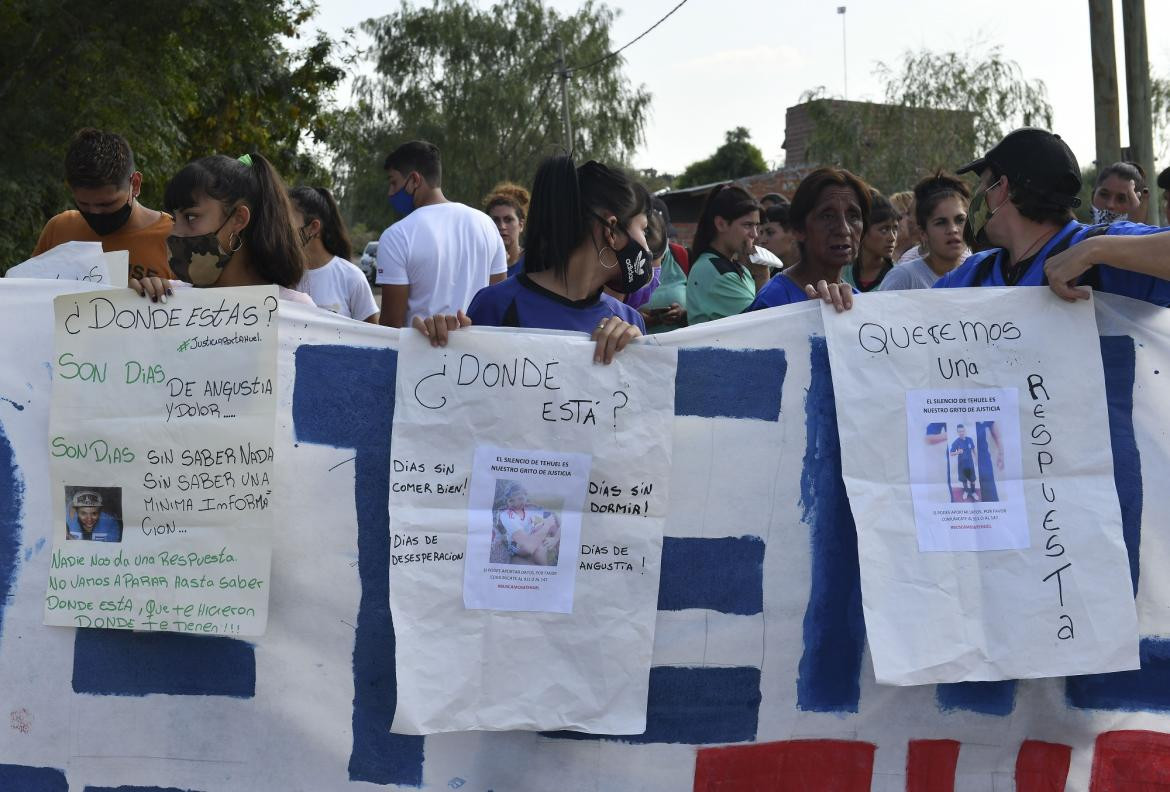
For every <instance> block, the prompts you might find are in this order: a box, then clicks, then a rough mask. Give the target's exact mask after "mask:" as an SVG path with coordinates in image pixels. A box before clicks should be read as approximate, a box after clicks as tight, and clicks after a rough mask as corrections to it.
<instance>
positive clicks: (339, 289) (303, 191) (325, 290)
mask: <svg viewBox="0 0 1170 792" xmlns="http://www.w3.org/2000/svg"><path fill="white" fill-rule="evenodd" d="M288 197H289V198H290V199H291V200H292V222H293V227H294V228H296V229H297V233H298V234H299V235H300V239H301V242H302V244H303V245H304V248H305V274H304V276H303V277H302V278H301V282H300V283H299V284H298V285H297V290H298V291H302V292H304V293H305V294H307V295H309V296H310V297H312V298H313V302H315V303H317V306H318V307H320V308H324V309H325V310H327V311H333V313H335V314H340V315H341V316H345V317H347V318H349V319H360V320H363V321H366V322H369V323H371V324H377V323H378V304H377V303H376V302H374V293H373V291H371V290H370V284H369V281H367V280H366V276H365V275H363V274H362V271H361V270H360V269H358V268H357V266H356V265H354V264H353V262H351V261H350V260H349V257H350V256H351V255H352V254H353V249H352V248H351V247H350V243H349V233H348V232H347V231H346V230H345V223H344V222H343V221H342V219H341V211H340V210H339V209H338V208H337V201H335V200H334V199H333V195H332V193H330V192H329V191H328V190H326V189H325V188H324V187H296V188H294V189H292V190H289V193H288Z"/></svg>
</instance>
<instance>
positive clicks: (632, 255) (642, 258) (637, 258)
mask: <svg viewBox="0 0 1170 792" xmlns="http://www.w3.org/2000/svg"><path fill="white" fill-rule="evenodd" d="M615 254H616V255H617V268H618V271H617V274H615V275H614V280H611V281H610V282H609V283H607V284H606V285H607V286H609V288H611V289H613V290H614V291H615V292H618V293H619V294H633V293H634V292H636V291H637V290H638V289H640V288H642V287H643V286H645V285H646V284H647V283H649V282H650V279H651V278H653V277H654V267H653V265H652V264H651V259H650V251H649V250H647V249H646V248H644V247H642V246H641V245H639V244H638V243H637V242H635V241H634V240H633V238H631V239H630V241H629V242H627V243H626V244H625V246H624V247H623V248H622V249H621V250H618V251H615Z"/></svg>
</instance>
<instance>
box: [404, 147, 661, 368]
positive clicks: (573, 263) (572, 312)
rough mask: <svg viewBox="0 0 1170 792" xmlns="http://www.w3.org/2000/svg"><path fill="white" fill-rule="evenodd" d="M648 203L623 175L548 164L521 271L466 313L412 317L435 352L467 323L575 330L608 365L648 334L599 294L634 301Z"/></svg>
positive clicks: (642, 275) (640, 279)
mask: <svg viewBox="0 0 1170 792" xmlns="http://www.w3.org/2000/svg"><path fill="white" fill-rule="evenodd" d="M649 208H650V195H649V194H648V193H647V192H646V189H645V188H644V187H642V186H641V185H640V184H637V183H636V182H632V181H630V179H629V178H628V177H626V176H625V175H624V174H623V173H621V172H620V171H617V170H614V169H612V168H608V167H606V166H605V165H602V164H601V163H599V162H593V161H589V162H586V163H585V164H584V165H582V166H581V167H580V168H578V167H577V166H576V165H575V164H574V162H573V160H572V159H571V158H570V157H565V156H561V157H551V158H549V159H547V160H545V161H544V162H543V163H542V164H541V166H540V169H539V170H537V172H536V180H535V182H534V184H533V187H532V201H531V203H530V204H529V209H528V224H527V226H526V227H525V232H526V235H527V236H526V245H525V248H524V256H525V261H524V271H523V272H521V273H519V274H517V275H516V276H515V277H513V278H508V279H507V280H505V281H502V282H500V283H496V284H493V285H491V286H488V287H486V288H484V289H481V290H480V291H479V293H478V294H476V295H475V298H474V299H473V300H472V301H471V306H470V307H469V308H468V309H467V313H466V314H464V313H463V312H462V311H460V312H459V313H458V314H456V315H455V316H450V315H444V314H438V315H436V316H432V317H430V318H429V319H425V320H424V319H423V318H422V317H416V318H415V320H414V326H415V327H416V328H417V329H418V330H420V331H421V332H422V333H423V334H424V335H426V336H427V337H428V338H430V339H431V344H432V346H443V345H444V344H446V343H447V333H448V332H449V331H451V330H454V329H456V328H458V327H466V326H468V325H470V324H472V323H474V324H477V325H490V326H496V327H534V328H546V329H551V330H580V331H583V332H586V333H590V334H591V337H592V338H593V339H594V340H595V341H596V342H597V348H596V351H595V353H594V357H593V359H594V360H596V361H601V362H605V363H609V362H611V361H612V360H613V356H614V354H615V353H616V352H618V351H620V350H621V349H623V348H624V347H625V346H626V344H628V343H629V342H630V341H632V340H633V339H635V338H637V337H638V336H640V335H642V333H643V332H645V329H646V328H645V325H644V324H643V321H642V317H641V316H640V315H639V314H638V312H637V311H636V310H634V309H633V308H631V307H630V306H628V305H626V304H624V303H622V302H620V301H618V300H616V299H614V298H613V297H611V296H610V295H608V294H606V293H605V292H604V291H603V288H604V287H609V288H610V289H613V290H614V291H616V292H619V293H621V294H631V293H633V292H636V291H637V290H638V289H640V288H642V287H643V286H645V285H646V284H647V283H648V282H649V281H650V278H651V277H652V276H653V269H652V266H653V265H652V263H651V253H650V251H649V250H648V249H647V244H646V223H647V217H646V213H647V212H648V211H649Z"/></svg>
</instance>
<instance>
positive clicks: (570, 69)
mask: <svg viewBox="0 0 1170 792" xmlns="http://www.w3.org/2000/svg"><path fill="white" fill-rule="evenodd" d="M686 4H687V0H682V2H680V3H679V4H678V5H676V6H675V7H674V8H672V9H670V10H669V11H667V12H666V15H665V16H664V17H662V19H659V20H658V21H657V22H655V23H654V24H653V25H651V26H650V27H648V28H646V29H645V30H643V31H642V32H641V33H639V34H638V36H637V37H636V38H634V39H633V40H632V41H630V42H628V43H627V44H625V45H623V46H621V47H618V48H617V49H616V50H614V51H613V52H611V53H609V54H608V55H602V56H601V57H600V58H598V59H597V60H595V61H593V62H592V63H587V64H585V65H584V66H570V67H568V68H567V69H566V71H567V72H581V71H588V70H589V69H592V68H593V67H594V66H600V65H601V64H603V63H605V62H606V61H607V60H609V59H610V58H615V57H617V56H618V55H620V54H621V53H622V51H623V50H625V49H627V48H628V47H631V46H633V45H634V44H637V43H638V42H639V41H641V40H642V39H643V38H645V37H646V36H647V35H648V34H649V33H650V32H651V31H652V30H654V28H656V27H658V26H659V25H661V24H662V23H663V22H665V21H666V20H667V19H669V18H670V16H671V14H673V13H674V12H675V11H677V10H679V9H680V8H682V7H683V6H684V5H686Z"/></svg>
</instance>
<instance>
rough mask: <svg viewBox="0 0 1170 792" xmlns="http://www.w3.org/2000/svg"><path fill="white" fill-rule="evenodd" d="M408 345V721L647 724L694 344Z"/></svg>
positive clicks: (442, 727)
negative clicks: (681, 408) (679, 409)
mask: <svg viewBox="0 0 1170 792" xmlns="http://www.w3.org/2000/svg"><path fill="white" fill-rule="evenodd" d="M400 344H401V346H400V352H399V357H398V381H397V397H396V406H395V414H394V432H393V442H392V454H393V460H392V474H391V494H390V515H391V524H390V533H391V559H390V560H391V566H390V603H391V608H392V610H393V612H394V629H395V645H396V649H395V652H396V656H397V663H396V667H397V674H398V707H397V710H396V712H395V717H394V724H393V730H394V731H396V732H401V733H410V734H428V733H433V732H441V731H462V730H470V729H493V730H495V729H558V728H566V729H577V730H582V731H592V732H605V733H613V734H637V733H641V732H642V731H643V730H644V729H645V723H646V720H645V719H646V695H647V681H648V675H649V670H650V653H651V649H652V646H653V639H654V617H655V603H656V602H657V596H658V568H659V559H660V555H661V547H662V527H663V521H664V517H665V514H666V508H667V489H668V485H669V479H670V464H671V426H672V424H673V420H674V374H675V365H676V364H675V361H676V354H677V353H676V352H675V351H674V350H668V349H660V348H655V347H651V346H649V345H644V344H635V345H633V346H631V347H629V348H627V349H626V350H624V351H623V352H622V353H621V354H620V355H618V357H617V359H616V360H615V361H614V363H613V364H612V365H610V366H602V365H597V364H594V363H593V362H592V356H593V344H592V342H590V341H588V340H587V339H585V338H584V337H583V336H581V335H579V334H564V333H540V334H532V333H515V332H509V331H500V330H494V331H493V330H477V329H474V328H473V329H471V330H467V331H460V332H458V333H454V334H453V335H452V336H451V339H450V343H449V344H448V346H447V347H445V348H443V349H432V348H431V347H430V345H429V343H428V342H427V341H426V339H424V338H423V337H422V336H421V334H418V333H413V332H410V333H404V334H403V335H402V338H401V342H400ZM493 465H494V466H495V467H497V469H496V470H492V467H493ZM540 469H543V470H544V473H542V474H538V473H536V472H534V471H536V470H540ZM562 473H563V474H564V475H560V474H562ZM556 478H561V479H563V483H562V484H559V485H558V484H555V483H546V481H552V480H554V479H556ZM509 499H511V508H512V509H513V510H514V513H513V514H512V515H510V516H509V515H508V514H507V510H508V509H509ZM575 511H578V512H579V514H580V516H579V518H577V517H575V516H574V512H575ZM501 512H502V513H503V514H502V517H501ZM578 519H579V526H580V527H579V528H577V527H576V523H577V522H578ZM554 523H556V524H557V526H556V527H555V528H554ZM517 531H519V532H520V533H519V534H518V533H516V532H517ZM550 531H552V532H553V533H555V536H552V537H550ZM578 534H579V536H578ZM550 538H551V541H549V540H550ZM578 545H579V546H578ZM553 560H555V561H556V563H555V564H550V563H549V562H550V561H553ZM507 587H513V588H507ZM465 598H466V600H465ZM542 611H543V612H542Z"/></svg>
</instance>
